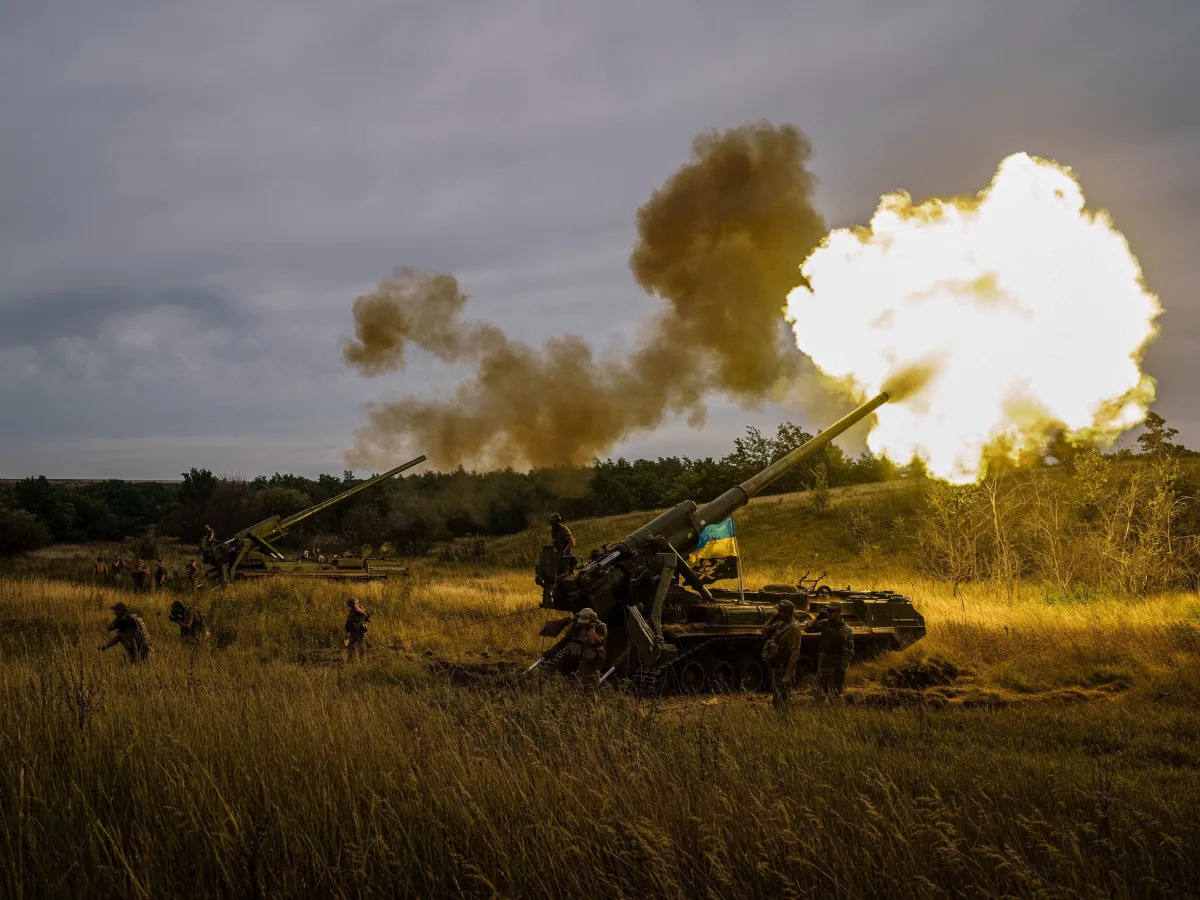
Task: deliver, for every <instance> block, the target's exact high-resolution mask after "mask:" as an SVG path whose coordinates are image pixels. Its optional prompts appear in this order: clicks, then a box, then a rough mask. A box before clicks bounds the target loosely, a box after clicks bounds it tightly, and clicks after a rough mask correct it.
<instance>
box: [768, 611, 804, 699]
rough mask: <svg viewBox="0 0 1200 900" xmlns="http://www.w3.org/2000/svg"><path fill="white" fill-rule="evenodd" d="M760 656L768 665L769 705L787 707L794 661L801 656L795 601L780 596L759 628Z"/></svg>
mask: <svg viewBox="0 0 1200 900" xmlns="http://www.w3.org/2000/svg"><path fill="white" fill-rule="evenodd" d="M762 633H763V637H765V638H766V642H765V643H764V644H763V654H762V655H763V660H764V661H765V662H766V663H767V665H769V666H770V667H771V694H772V696H771V705H772V706H774V707H775V708H776V709H778V710H783V709H786V708H787V707H788V706H789V705H790V703H791V699H792V685H793V684H795V681H796V663H797V662H799V660H800V625H799V623H797V622H796V605H795V604H794V603H792V601H791V600H780V601H779V603H778V604H776V606H775V615H774V616H773V617H772V618H771V621H769V622H767V624H766V625H764V626H763V629H762Z"/></svg>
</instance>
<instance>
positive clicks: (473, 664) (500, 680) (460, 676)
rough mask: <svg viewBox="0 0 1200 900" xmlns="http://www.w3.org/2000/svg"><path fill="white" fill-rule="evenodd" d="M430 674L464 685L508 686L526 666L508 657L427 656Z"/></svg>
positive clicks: (426, 666)
mask: <svg viewBox="0 0 1200 900" xmlns="http://www.w3.org/2000/svg"><path fill="white" fill-rule="evenodd" d="M425 668H426V669H427V670H428V671H429V672H430V674H432V675H435V676H440V677H443V678H446V679H448V680H449V681H450V683H451V684H458V685H463V686H464V687H474V688H481V687H508V686H510V685H512V684H514V683H515V682H516V681H517V679H518V678H519V677H520V675H521V673H522V672H523V671H524V670H525V669H526V668H528V667H527V666H521V665H519V664H518V663H516V662H513V661H511V660H508V659H481V660H446V659H437V658H427V659H426V660H425Z"/></svg>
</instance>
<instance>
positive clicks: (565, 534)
mask: <svg viewBox="0 0 1200 900" xmlns="http://www.w3.org/2000/svg"><path fill="white" fill-rule="evenodd" d="M550 543H551V544H552V545H553V546H554V549H555V551H556V552H557V553H558V555H559V558H560V559H561V558H563V557H567V556H571V555H572V552H573V551H574V550H575V536H574V535H573V534H571V529H570V528H568V527H567V526H566V525H564V524H563V520H562V516H560V515H559V514H558V513H550Z"/></svg>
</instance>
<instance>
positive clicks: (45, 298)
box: [0, 287, 247, 347]
mask: <svg viewBox="0 0 1200 900" xmlns="http://www.w3.org/2000/svg"><path fill="white" fill-rule="evenodd" d="M158 309H168V310H176V311H179V312H182V313H185V314H186V315H187V316H188V318H189V319H190V320H191V322H192V323H194V324H195V326H197V327H210V328H211V327H218V328H229V327H234V326H236V325H238V324H241V323H244V322H245V321H246V318H247V317H246V314H245V311H244V310H242V309H239V308H238V306H237V305H236V304H235V302H234V301H233V300H232V298H230V297H229V296H228V295H227V294H225V293H223V292H220V291H215V290H210V289H207V288H199V287H176V288H147V287H132V288H129V287H126V288H119V287H79V288H74V289H61V290H56V291H48V292H46V293H42V294H36V295H34V296H28V297H24V298H20V299H15V300H9V301H0V347H13V346H21V345H35V346H36V345H40V344H44V343H47V342H49V341H52V340H56V339H58V338H69V337H85V336H90V335H94V334H96V333H97V332H99V331H101V330H102V329H103V328H104V326H105V325H106V324H109V323H111V322H113V321H114V320H118V319H120V318H121V317H122V316H127V315H130V314H134V313H143V312H147V311H151V310H158Z"/></svg>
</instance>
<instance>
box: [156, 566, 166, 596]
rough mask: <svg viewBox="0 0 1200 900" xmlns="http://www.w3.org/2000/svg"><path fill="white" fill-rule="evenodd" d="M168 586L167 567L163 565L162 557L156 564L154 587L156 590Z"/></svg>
mask: <svg viewBox="0 0 1200 900" xmlns="http://www.w3.org/2000/svg"><path fill="white" fill-rule="evenodd" d="M166 586H167V567H166V566H164V565H163V561H162V560H161V559H160V560H158V561H157V562H156V563H155V565H154V589H155V590H156V591H161V590H164V589H165V588H166Z"/></svg>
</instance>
